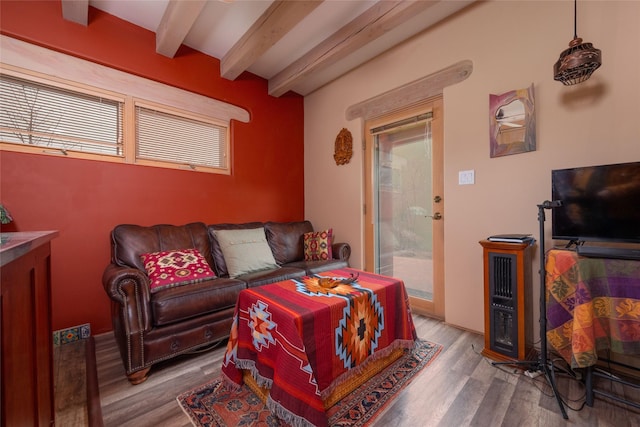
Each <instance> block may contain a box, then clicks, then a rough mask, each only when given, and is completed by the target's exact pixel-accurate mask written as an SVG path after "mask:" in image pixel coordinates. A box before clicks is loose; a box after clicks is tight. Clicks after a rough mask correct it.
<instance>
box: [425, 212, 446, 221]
mask: <svg viewBox="0 0 640 427" xmlns="http://www.w3.org/2000/svg"><path fill="white" fill-rule="evenodd" d="M427 216H428V217H429V218H433V219H435V220H439V219H442V214H441V213H440V212H436V213H434V214H433V215H427Z"/></svg>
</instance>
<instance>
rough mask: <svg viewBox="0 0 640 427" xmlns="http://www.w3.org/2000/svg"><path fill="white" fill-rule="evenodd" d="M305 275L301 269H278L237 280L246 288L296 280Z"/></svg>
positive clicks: (247, 275) (258, 272) (246, 275)
mask: <svg viewBox="0 0 640 427" xmlns="http://www.w3.org/2000/svg"><path fill="white" fill-rule="evenodd" d="M306 275H307V273H306V272H305V270H304V269H302V268H296V267H280V268H276V269H273V270H262V271H256V272H253V273H247V274H243V275H242V276H238V277H237V278H238V279H239V280H242V281H244V282H246V283H247V287H248V288H254V287H256V286H262V285H268V284H269V283H276V282H280V281H282V280H289V279H297V278H299V277H304V276H306Z"/></svg>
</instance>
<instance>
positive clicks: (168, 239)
mask: <svg viewBox="0 0 640 427" xmlns="http://www.w3.org/2000/svg"><path fill="white" fill-rule="evenodd" d="M191 248H194V249H197V250H198V251H199V252H200V253H201V254H202V256H203V257H204V258H205V259H206V260H207V263H208V264H209V265H210V266H211V267H213V265H214V264H213V258H212V256H211V245H210V243H209V236H208V234H207V226H206V225H205V224H203V223H201V222H195V223H191V224H186V225H165V224H160V225H152V226H149V227H145V226H141V225H131V224H121V225H118V226H116V227H115V228H114V229H113V231H112V232H111V259H112V262H113V263H114V264H117V265H120V266H127V267H134V268H137V269H140V270H142V271H145V268H144V262H143V261H142V259H141V255H144V254H148V253H153V252H162V251H170V250H176V249H191Z"/></svg>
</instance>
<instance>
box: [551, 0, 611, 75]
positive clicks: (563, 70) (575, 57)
mask: <svg viewBox="0 0 640 427" xmlns="http://www.w3.org/2000/svg"><path fill="white" fill-rule="evenodd" d="M577 12H578V0H574V3H573V40H571V42H569V49H567V50H565V51H563V52H562V53H561V54H560V59H558V61H557V62H556V63H555V65H554V66H553V79H554V80H558V81H559V82H562V84H563V85H565V86H571V85H575V84H578V83H582V82H583V81H585V80H587V79H588V78H589V77H591V74H593V72H594V71H595V70H596V69H598V67H600V65H602V55H601V53H600V49H596V48H594V47H593V45H592V44H591V43H582V39H581V38H580V37H578V30H577V27H578V24H577Z"/></svg>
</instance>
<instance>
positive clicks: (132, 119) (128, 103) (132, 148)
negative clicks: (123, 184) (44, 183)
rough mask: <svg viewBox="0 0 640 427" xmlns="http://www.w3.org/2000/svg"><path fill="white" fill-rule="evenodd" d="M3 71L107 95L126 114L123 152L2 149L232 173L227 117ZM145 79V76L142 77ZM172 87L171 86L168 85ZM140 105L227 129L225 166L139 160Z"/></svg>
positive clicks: (1, 69)
mask: <svg viewBox="0 0 640 427" xmlns="http://www.w3.org/2000/svg"><path fill="white" fill-rule="evenodd" d="M0 74H6V75H7V76H12V77H16V78H20V79H23V80H27V81H32V82H34V83H39V84H43V85H48V86H52V87H56V88H60V89H64V90H68V91H73V92H77V93H78V94H81V95H83V94H85V95H90V96H97V97H102V98H106V99H109V100H112V101H116V102H121V103H122V106H123V114H122V120H123V122H122V142H121V148H122V150H121V151H122V154H120V155H118V154H106V153H105V154H99V153H89V152H82V151H73V150H63V149H59V148H47V147H44V146H32V145H27V144H18V143H12V142H5V141H3V140H0V151H12V152H22V153H30V154H38V155H48V156H58V157H60V156H62V157H67V158H74V159H85V160H96V161H103V162H112V163H123V164H131V165H140V166H152V167H159V168H164V169H178V170H188V171H195V172H206V173H214V174H223V175H231V170H232V158H231V152H232V150H231V143H232V138H231V124H230V122H228V121H225V120H224V119H220V118H216V117H213V116H207V115H204V114H199V113H196V112H193V111H188V110H184V109H182V108H179V107H175V106H172V105H167V104H163V103H161V102H156V101H152V100H148V99H144V98H140V97H136V96H133V95H129V94H123V93H120V92H118V91H113V90H107V89H104V88H99V87H96V86H92V85H89V84H86V83H80V82H74V81H69V80H67V79H63V78H59V77H54V76H50V75H46V74H42V73H39V72H35V71H31V70H25V69H23V68H21V67H15V66H12V65H9V64H5V63H0ZM142 80H145V81H146V79H142ZM163 86H166V85H163ZM167 87H170V86H167ZM187 94H192V93H191V92H187ZM193 95H194V96H201V95H197V94H193ZM186 102H187V101H186V100H180V101H178V102H176V103H177V104H180V103H182V104H185V103H186ZM137 106H141V107H143V108H148V109H153V110H157V111H160V112H163V113H166V114H171V115H174V116H178V117H183V118H186V119H189V120H195V121H198V122H201V123H206V124H210V125H213V126H217V127H221V128H224V131H225V138H224V144H225V147H224V157H225V159H226V162H225V163H226V165H225V166H224V167H212V166H204V165H189V164H184V163H180V162H169V161H162V160H150V159H142V158H141V159H138V158H137V156H136V152H137V147H136V144H137V141H136V127H135V126H136V107H137Z"/></svg>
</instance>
